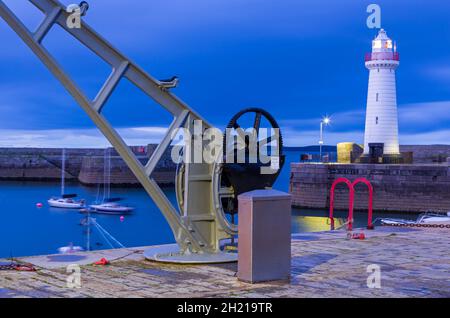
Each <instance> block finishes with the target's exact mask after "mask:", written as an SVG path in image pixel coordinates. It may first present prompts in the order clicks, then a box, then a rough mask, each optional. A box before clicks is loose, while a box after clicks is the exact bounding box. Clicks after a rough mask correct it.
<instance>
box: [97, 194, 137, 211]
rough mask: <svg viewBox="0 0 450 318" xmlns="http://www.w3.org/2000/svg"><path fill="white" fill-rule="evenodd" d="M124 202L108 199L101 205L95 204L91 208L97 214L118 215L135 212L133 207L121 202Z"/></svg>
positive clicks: (117, 199) (118, 199)
mask: <svg viewBox="0 0 450 318" xmlns="http://www.w3.org/2000/svg"><path fill="white" fill-rule="evenodd" d="M120 201H122V199H120V198H111V199H106V200H105V201H104V202H103V203H101V204H93V205H90V206H89V207H90V208H91V209H92V210H93V211H94V212H97V213H100V212H102V213H108V214H118V213H130V212H132V211H133V210H134V208H133V207H130V206H126V205H122V204H120V203H119V202H120Z"/></svg>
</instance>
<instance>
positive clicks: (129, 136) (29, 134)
mask: <svg viewBox="0 0 450 318" xmlns="http://www.w3.org/2000/svg"><path fill="white" fill-rule="evenodd" d="M117 131H118V132H119V134H120V135H121V136H122V137H123V139H124V140H125V142H126V143H127V144H128V145H130V146H133V145H147V144H152V143H156V144H157V143H159V142H160V141H161V140H162V138H163V137H164V135H165V133H166V131H167V128H164V127H132V128H120V129H117ZM109 145H110V143H109V142H108V141H107V140H106V138H105V137H104V136H103V135H102V134H101V133H100V131H98V130H97V129H89V128H86V129H49V130H16V129H13V130H8V129H1V130H0V147H48V148H61V147H68V148H104V147H107V146H109Z"/></svg>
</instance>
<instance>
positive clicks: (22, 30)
mask: <svg viewBox="0 0 450 318" xmlns="http://www.w3.org/2000/svg"><path fill="white" fill-rule="evenodd" d="M29 2H31V3H32V4H33V5H34V6H35V7H36V8H37V9H39V10H40V11H41V12H42V13H44V15H45V18H44V19H43V21H42V22H41V24H40V25H39V26H38V28H37V29H36V30H33V31H30V30H29V29H28V28H27V27H26V26H25V25H24V23H23V22H22V21H21V20H20V19H19V18H18V17H17V16H16V15H15V14H14V13H13V12H12V11H11V10H10V9H9V8H8V6H7V5H5V3H4V2H3V1H1V0H0V17H1V18H3V20H5V21H6V23H7V24H8V25H9V26H10V27H11V28H12V29H13V30H14V31H15V32H16V33H17V35H18V36H19V37H20V38H21V39H22V40H23V41H24V42H25V44H26V45H27V46H28V47H29V48H30V49H31V50H32V51H33V52H34V54H35V55H36V56H37V57H38V58H39V59H40V60H41V61H42V62H43V63H44V64H45V66H46V67H47V68H48V69H49V70H50V72H51V73H52V74H53V75H54V76H55V77H56V78H57V79H58V80H59V81H60V82H61V84H62V85H63V86H64V87H65V88H66V90H67V91H68V92H69V93H70V94H71V95H72V96H73V98H74V99H75V100H76V101H77V103H78V104H79V105H80V106H81V108H82V109H83V110H84V111H85V112H86V113H87V115H88V116H89V117H90V119H91V120H92V121H93V122H94V124H95V125H96V126H97V127H98V128H99V130H100V131H101V132H102V133H103V135H104V136H105V137H106V138H107V139H108V141H109V142H110V143H111V144H112V145H113V147H114V148H115V149H116V151H117V152H118V154H119V155H120V156H121V158H122V159H123V160H124V161H125V163H126V164H127V166H128V167H129V168H130V170H131V171H132V172H133V174H134V175H135V176H136V178H137V179H138V181H139V182H140V184H141V185H142V186H143V188H144V189H145V191H146V192H147V193H148V194H149V195H150V197H151V198H152V199H153V201H154V202H155V204H156V205H157V207H158V208H159V210H160V211H161V213H162V214H163V215H164V217H165V219H166V220H167V222H168V224H169V226H170V228H171V229H172V232H173V234H174V237H175V240H176V242H177V244H173V245H165V246H158V247H151V248H149V249H148V250H147V251H145V253H144V254H145V256H146V257H147V258H148V259H150V260H154V261H162V262H173V263H223V262H233V261H236V260H237V254H236V253H227V252H225V251H224V249H223V242H224V241H227V240H230V239H231V238H233V237H234V236H235V235H236V234H237V228H236V225H235V224H233V223H232V222H230V221H229V219H228V218H227V214H228V213H230V214H234V213H235V212H236V206H237V204H236V200H237V195H239V194H240V193H242V192H243V191H250V190H255V189H262V188H267V187H271V186H272V185H273V183H274V182H275V180H276V178H277V176H278V174H279V172H280V170H281V168H282V166H283V164H284V156H283V155H282V142H280V141H281V140H282V139H281V134H279V132H278V133H277V134H276V137H277V138H278V140H279V142H278V146H277V153H276V154H275V155H274V154H272V157H271V158H272V159H271V160H273V161H274V162H276V165H274V164H273V162H271V163H267V162H266V163H261V162H256V163H240V164H228V163H221V160H218V161H217V163H214V164H211V163H193V162H191V161H186V163H184V164H181V165H180V166H179V167H178V169H177V176H176V192H177V201H178V208H176V207H175V206H174V205H173V204H172V202H170V201H169V199H168V198H167V196H166V195H165V194H164V192H163V191H162V190H161V188H160V187H159V186H158V185H157V183H156V182H155V180H154V179H153V178H152V173H153V172H154V170H155V168H156V166H157V164H158V162H159V161H160V159H161V158H162V156H163V154H164V152H165V151H166V150H168V149H169V148H170V147H171V144H172V141H173V140H172V138H173V136H174V132H176V131H177V130H178V129H180V128H184V129H187V130H188V131H189V132H191V133H194V131H193V130H194V129H193V125H194V122H195V121H201V122H202V124H203V127H204V129H208V128H211V127H212V126H211V125H210V124H209V123H208V121H206V120H205V119H204V118H203V117H201V116H200V115H199V114H198V113H197V112H195V111H194V110H193V109H192V108H190V107H189V106H188V105H187V104H185V103H184V102H183V101H181V100H180V99H179V98H178V97H176V96H175V95H174V94H172V92H171V91H170V89H171V88H174V87H175V86H176V85H177V84H178V78H177V77H174V78H172V79H170V80H165V81H164V80H157V79H155V78H153V77H152V76H151V75H149V74H148V73H147V72H145V71H144V70H143V69H142V68H140V67H139V66H138V65H136V64H135V63H133V62H132V61H131V60H130V59H129V58H127V57H126V56H125V55H123V54H122V53H121V52H119V51H118V50H117V49H115V48H114V47H113V46H112V45H111V44H110V43H109V42H107V41H106V40H105V39H103V37H102V36H101V35H99V34H98V33H96V32H95V31H94V30H93V29H92V28H91V27H90V26H89V25H87V24H86V23H85V22H84V21H83V20H82V19H81V17H82V16H84V15H86V13H87V10H88V9H89V5H88V4H87V3H86V2H85V1H83V2H82V3H80V5H79V9H80V10H79V13H80V27H79V28H72V27H69V26H68V23H67V21H68V20H69V19H71V18H72V17H71V14H73V13H71V11H70V10H69V11H68V10H67V8H66V7H65V6H63V5H62V4H61V3H60V2H59V1H57V0H29ZM54 25H59V26H60V27H61V28H62V29H63V30H65V32H67V33H69V34H70V35H71V36H72V37H73V38H75V39H76V40H78V41H79V42H81V43H82V44H83V45H84V46H85V47H87V48H88V49H90V50H91V51H92V52H94V53H95V54H96V55H97V56H98V57H99V58H101V59H102V60H104V61H105V62H106V63H108V64H109V65H110V66H111V69H112V71H111V75H110V76H109V77H108V78H107V79H106V80H105V83H104V85H103V87H102V88H101V89H100V91H99V92H98V94H97V96H96V97H95V98H94V99H89V98H88V97H87V96H86V95H85V94H84V93H83V91H82V90H81V89H80V88H79V86H78V85H77V83H76V82H75V81H74V80H73V79H72V78H71V77H70V76H69V75H68V74H66V73H65V71H64V70H63V69H62V68H61V67H60V66H59V64H58V62H57V61H56V60H55V58H54V57H53V56H52V55H51V54H50V52H49V51H48V50H47V48H46V47H44V45H43V44H42V41H43V39H44V38H45V37H46V35H47V33H48V32H49V31H50V30H51V29H52V27H53V26H54ZM81 66H82V65H80V67H81ZM123 78H126V79H128V80H129V81H130V82H131V83H132V84H134V85H135V86H136V87H138V88H139V89H141V90H142V91H143V92H144V93H145V94H147V95H148V96H149V97H150V98H152V99H153V100H154V101H156V102H157V103H158V104H159V105H161V106H162V107H163V108H165V109H166V110H167V111H168V112H170V113H171V114H172V115H173V117H174V119H173V122H172V124H171V125H170V127H169V128H168V131H167V134H166V135H165V137H164V138H163V139H162V141H161V143H160V144H159V145H158V147H157V148H156V150H155V151H154V153H153V154H152V156H151V158H150V159H149V161H148V162H147V163H146V164H145V165H144V164H142V163H141V162H140V161H139V160H138V159H137V157H136V156H135V155H134V153H133V152H132V151H131V149H130V148H129V147H128V146H127V144H126V143H125V142H124V140H123V139H122V137H121V136H120V134H119V133H118V132H117V131H116V130H115V129H114V128H113V127H112V126H111V125H110V124H109V123H108V121H107V120H106V119H105V117H104V116H103V115H102V110H103V108H104V107H105V106H106V104H107V101H108V99H109V97H110V96H111V95H112V93H113V92H114V90H115V88H116V87H117V85H118V84H119V82H120V81H121V79H123ZM125 111H126V110H125V109H124V112H125ZM248 113H252V114H255V121H254V122H255V127H258V128H259V125H260V123H261V119H262V118H266V119H267V120H268V121H269V124H270V125H271V126H272V128H275V129H276V130H277V131H279V130H278V128H279V127H278V124H276V121H275V120H274V119H273V118H272V116H270V114H268V113H267V112H265V111H264V110H261V109H250V110H246V111H244V112H243V113H240V114H238V115H237V116H235V117H234V118H233V120H232V123H231V124H232V126H233V127H234V128H236V127H237V125H238V124H237V120H238V119H239V118H240V117H241V116H243V115H244V114H248ZM266 139H267V138H266ZM268 139H271V138H268ZM273 139H275V138H273ZM269 141H270V140H266V141H264V142H266V143H268V142H269ZM260 142H263V141H258V143H260ZM191 143H192V144H191ZM193 147H194V145H193V142H192V141H191V142H190V143H189V144H186V145H185V148H184V151H185V155H186V154H188V155H189V156H190V154H189V153H190V152H189V151H188V150H187V149H192V148H193ZM219 155H222V154H219ZM225 155H226V154H225ZM267 165H269V166H270V167H271V169H273V170H274V171H273V173H271V174H268V175H266V176H260V177H258V176H257V171H258V169H260V168H267ZM274 167H275V168H274ZM248 180H250V181H248Z"/></svg>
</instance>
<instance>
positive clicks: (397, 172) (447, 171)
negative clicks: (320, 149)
mask: <svg viewBox="0 0 450 318" xmlns="http://www.w3.org/2000/svg"><path fill="white" fill-rule="evenodd" d="M341 177H343V178H348V179H349V180H350V181H353V180H355V179H357V178H361V177H364V178H367V179H368V180H369V181H370V182H371V183H372V185H373V187H374V209H375V210H376V211H389V212H415V213H420V212H427V211H430V210H432V211H440V212H447V211H450V166H449V165H448V164H413V165H373V164H304V163H293V164H292V165H291V181H290V192H291V194H292V204H293V206H296V207H303V208H317V209H327V208H328V207H329V201H330V200H329V195H330V189H331V185H332V184H333V182H334V180H336V179H337V178H341ZM335 207H336V208H337V209H348V189H347V188H346V186H345V185H340V186H338V187H337V189H336V199H335ZM367 207H368V190H367V187H366V186H365V185H358V186H357V187H356V196H355V209H357V210H367Z"/></svg>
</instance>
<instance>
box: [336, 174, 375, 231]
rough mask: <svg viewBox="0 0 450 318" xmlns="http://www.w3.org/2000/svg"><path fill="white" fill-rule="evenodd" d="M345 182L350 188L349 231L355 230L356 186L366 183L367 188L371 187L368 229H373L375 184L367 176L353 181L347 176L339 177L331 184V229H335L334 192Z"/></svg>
mask: <svg viewBox="0 0 450 318" xmlns="http://www.w3.org/2000/svg"><path fill="white" fill-rule="evenodd" d="M341 183H344V184H346V185H347V187H348V189H349V204H348V227H347V229H348V230H349V231H352V230H353V212H354V205H355V186H356V185H358V184H360V183H364V184H365V185H367V188H368V189H369V215H368V222H367V229H369V230H373V229H374V226H373V222H372V219H373V186H372V184H371V183H370V181H369V180H367V179H366V178H358V179H356V180H355V181H353V182H351V181H350V180H349V179H347V178H338V179H336V180H335V181H334V182H333V185H332V186H331V190H330V216H329V217H330V221H331V229H332V230H334V229H335V227H334V217H333V216H334V192H335V190H336V187H337V186H338V185H339V184H341Z"/></svg>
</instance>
